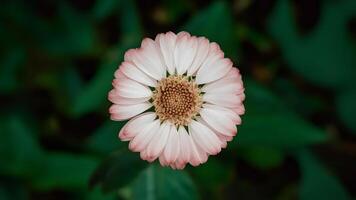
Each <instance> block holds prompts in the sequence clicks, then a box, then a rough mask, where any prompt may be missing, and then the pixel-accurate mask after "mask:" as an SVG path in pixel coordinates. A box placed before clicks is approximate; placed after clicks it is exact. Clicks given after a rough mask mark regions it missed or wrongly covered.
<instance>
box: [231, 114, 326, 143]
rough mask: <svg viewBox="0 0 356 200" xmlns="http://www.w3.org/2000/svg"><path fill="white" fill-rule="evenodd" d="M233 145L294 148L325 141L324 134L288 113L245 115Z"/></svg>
mask: <svg viewBox="0 0 356 200" xmlns="http://www.w3.org/2000/svg"><path fill="white" fill-rule="evenodd" d="M243 120H244V121H243V125H242V126H240V127H238V128H239V132H240V134H238V136H237V137H236V138H235V139H234V140H233V141H234V142H233V143H236V144H237V145H241V146H250V145H263V146H271V147H275V148H294V147H299V146H304V145H311V144H315V143H321V142H324V141H326V139H327V137H326V135H325V133H324V132H323V131H321V130H319V129H318V128H316V127H314V126H313V125H312V124H310V123H308V122H306V121H304V120H303V119H301V118H299V117H297V116H295V115H292V114H289V113H269V114H265V113H263V114H252V113H251V114H248V113H247V114H246V116H244V118H243Z"/></svg>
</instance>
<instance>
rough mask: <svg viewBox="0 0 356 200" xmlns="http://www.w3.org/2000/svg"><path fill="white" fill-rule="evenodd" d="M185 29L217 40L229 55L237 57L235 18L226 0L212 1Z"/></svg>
mask: <svg viewBox="0 0 356 200" xmlns="http://www.w3.org/2000/svg"><path fill="white" fill-rule="evenodd" d="M183 30H186V31H188V32H190V33H191V34H193V35H199V36H205V37H207V38H209V40H210V41H213V42H217V43H218V44H219V45H221V47H222V49H223V50H224V52H226V54H227V56H228V57H231V58H236V55H237V51H238V46H239V43H238V40H237V38H236V37H235V36H234V30H235V29H234V24H233V18H232V15H231V13H230V9H229V8H228V6H227V5H226V4H225V2H223V1H216V2H213V3H211V4H210V5H209V7H208V8H206V9H205V10H202V11H200V12H199V13H197V14H196V15H195V16H194V17H193V18H192V19H191V20H190V21H189V22H188V23H187V24H186V25H185V26H184V27H183Z"/></svg>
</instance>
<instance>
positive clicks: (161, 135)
mask: <svg viewBox="0 0 356 200" xmlns="http://www.w3.org/2000/svg"><path fill="white" fill-rule="evenodd" d="M170 130H171V125H170V123H169V122H166V121H165V122H163V123H162V125H161V127H160V129H159V131H158V132H157V134H155V136H154V137H153V139H152V140H151V142H150V143H149V144H148V146H147V157H148V159H149V161H153V160H155V159H156V158H157V157H158V156H159V155H160V154H161V152H162V151H163V149H164V147H165V146H166V144H167V139H168V136H169V132H170Z"/></svg>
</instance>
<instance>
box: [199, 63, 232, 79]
mask: <svg viewBox="0 0 356 200" xmlns="http://www.w3.org/2000/svg"><path fill="white" fill-rule="evenodd" d="M231 68H232V62H231V60H230V59H228V58H223V59H218V60H216V61H215V62H211V63H204V64H203V65H202V66H201V67H200V68H199V70H198V72H197V77H196V80H195V81H196V83H197V84H204V83H210V82H212V81H215V80H218V79H219V78H221V77H223V76H225V75H226V74H227V73H228V72H229V71H230V69H231Z"/></svg>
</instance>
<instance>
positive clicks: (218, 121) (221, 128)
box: [200, 105, 241, 136]
mask: <svg viewBox="0 0 356 200" xmlns="http://www.w3.org/2000/svg"><path fill="white" fill-rule="evenodd" d="M200 115H201V117H202V118H203V120H204V121H206V122H207V123H208V124H209V126H210V127H211V128H213V129H214V130H216V131H217V132H219V133H221V134H224V135H226V136H233V135H235V133H236V123H235V122H236V120H237V118H239V119H240V117H239V116H238V115H236V114H235V113H234V112H233V111H232V110H228V109H222V108H219V109H218V108H217V106H207V105H204V106H203V108H202V109H201V110H200ZM240 120H241V119H240Z"/></svg>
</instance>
